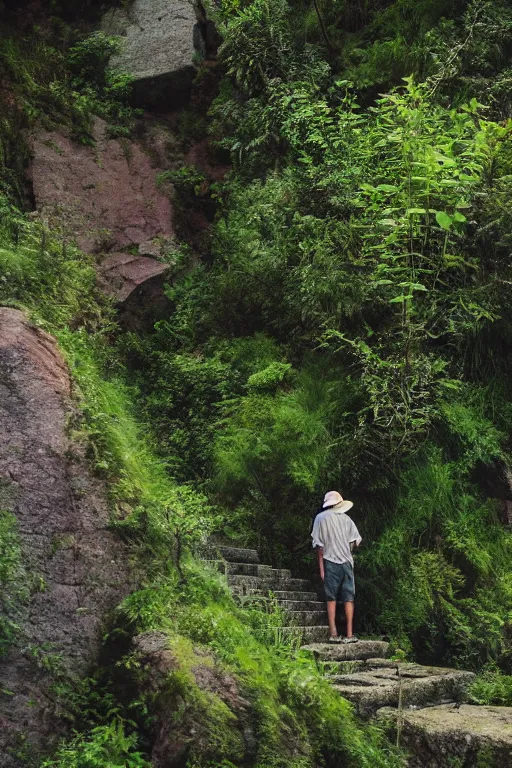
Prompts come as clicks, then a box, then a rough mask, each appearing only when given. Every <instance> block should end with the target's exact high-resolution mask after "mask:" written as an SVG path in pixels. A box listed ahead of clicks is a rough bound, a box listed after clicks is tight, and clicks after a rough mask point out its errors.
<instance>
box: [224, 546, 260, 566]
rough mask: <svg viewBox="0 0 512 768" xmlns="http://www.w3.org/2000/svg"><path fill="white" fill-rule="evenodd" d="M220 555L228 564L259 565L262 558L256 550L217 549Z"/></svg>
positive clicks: (237, 548)
mask: <svg viewBox="0 0 512 768" xmlns="http://www.w3.org/2000/svg"><path fill="white" fill-rule="evenodd" d="M216 549H217V551H218V553H219V555H220V556H221V557H223V558H224V560H227V561H228V563H259V562H260V556H259V555H258V552H257V550H256V549H240V548H239V547H224V546H220V547H216Z"/></svg>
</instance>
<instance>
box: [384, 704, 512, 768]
mask: <svg viewBox="0 0 512 768" xmlns="http://www.w3.org/2000/svg"><path fill="white" fill-rule="evenodd" d="M377 717H378V719H379V721H380V722H381V723H386V722H388V723H391V724H392V726H393V728H394V729H395V731H396V723H397V719H398V718H399V715H398V712H397V710H395V709H391V708H388V707H386V708H383V709H380V710H379V711H378V713H377ZM399 727H400V743H401V745H402V746H404V747H406V748H407V749H409V750H410V752H411V757H410V760H409V768H452V767H453V766H454V765H461V766H468V767H469V766H488V768H510V766H512V707H477V706H470V705H467V704H462V705H461V706H460V708H456V707H454V706H453V704H442V705H440V706H436V707H429V708H427V709H420V710H417V711H408V710H406V711H404V712H402V713H401V714H400V722H399Z"/></svg>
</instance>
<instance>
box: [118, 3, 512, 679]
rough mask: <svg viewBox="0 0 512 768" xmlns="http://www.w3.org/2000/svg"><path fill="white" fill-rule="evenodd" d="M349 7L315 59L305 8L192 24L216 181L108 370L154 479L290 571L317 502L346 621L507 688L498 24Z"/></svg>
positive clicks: (263, 7) (445, 9)
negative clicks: (205, 49) (129, 376)
mask: <svg viewBox="0 0 512 768" xmlns="http://www.w3.org/2000/svg"><path fill="white" fill-rule="evenodd" d="M370 5H371V4H370ZM375 5H376V7H375V8H374V10H373V12H370V11H369V10H368V12H367V13H366V15H365V17H364V18H360V19H359V20H358V21H357V23H356V24H355V26H356V28H355V29H354V15H353V14H351V12H350V11H351V8H352V6H351V5H350V4H346V5H345V7H344V8H340V9H339V12H336V9H335V7H334V6H332V7H331V6H330V5H329V7H327V6H326V7H325V8H322V7H320V13H321V15H323V18H324V23H325V28H326V31H327V36H328V38H329V40H330V41H331V43H332V46H331V48H330V49H329V48H328V47H327V46H326V45H325V37H324V38H323V37H322V31H321V27H319V26H318V24H317V21H315V19H316V20H317V17H316V15H315V14H314V13H313V10H312V9H310V8H308V9H303V8H302V6H300V5H297V4H293V3H291V4H288V3H286V2H279V3H277V4H272V6H270V5H269V4H268V3H266V2H265V0H262V1H261V2H259V1H258V2H254V3H250V4H246V5H244V6H243V7H238V6H229V5H225V6H223V9H222V11H217V12H216V18H217V19H218V23H219V25H220V28H221V29H222V31H223V35H224V44H223V47H222V54H223V60H224V61H225V63H226V68H227V77H226V78H225V79H224V81H223V83H222V85H221V91H220V95H219V96H218V98H217V99H216V101H215V103H214V105H213V107H212V111H211V115H212V126H211V130H212V132H213V136H214V137H215V138H216V139H217V140H219V141H220V142H221V144H222V146H223V147H225V148H226V149H229V150H230V152H231V157H232V162H233V171H232V173H231V174H230V177H229V180H228V181H226V183H224V184H223V185H220V186H217V187H216V188H215V190H214V192H213V194H214V196H215V198H216V200H217V201H218V214H217V220H216V224H215V228H214V235H213V244H212V253H211V255H210V257H209V259H208V261H207V262H206V263H203V264H201V265H200V266H198V267H196V268H194V269H192V270H191V272H190V273H189V274H188V276H187V277H186V279H184V280H183V281H182V282H181V283H179V284H178V285H177V286H175V287H174V288H173V289H172V290H170V291H169V296H170V298H171V300H172V302H173V312H172V314H171V315H170V317H169V318H168V319H167V320H166V321H164V322H161V323H159V324H158V326H157V328H156V332H155V333H154V334H151V335H149V336H147V337H145V338H132V339H131V340H128V347H129V352H130V355H129V360H130V364H131V365H132V366H135V367H138V370H139V373H138V381H139V384H140V387H141V390H142V392H143V394H144V396H145V410H144V412H145V415H146V418H148V420H150V421H151V422H152V423H153V424H154V425H155V426H156V430H157V434H158V436H159V437H158V440H159V445H160V450H161V452H162V454H163V455H165V456H166V457H168V460H169V461H170V466H171V471H172V472H173V474H174V475H175V477H177V478H178V479H179V480H180V481H184V482H193V483H195V484H196V485H198V486H200V487H202V488H203V489H204V491H205V492H206V493H207V494H208V495H209V497H210V498H211V499H212V501H214V502H215V503H216V504H217V505H220V508H221V509H222V510H223V512H224V515H225V517H226V521H227V524H228V526H229V528H230V530H232V531H233V534H234V535H236V536H242V537H243V538H244V540H246V541H248V542H252V543H257V544H259V545H260V546H262V547H264V548H266V550H267V551H268V552H269V553H270V554H272V556H273V557H274V558H275V559H276V560H278V561H280V562H287V563H296V562H297V558H298V557H303V558H304V561H303V562H304V568H306V569H307V568H308V567H309V565H308V564H309V563H310V562H311V560H310V558H309V557H308V555H307V554H306V552H307V548H308V545H307V539H308V533H309V521H310V518H311V514H312V512H313V510H314V509H315V508H316V507H317V506H318V503H319V500H320V498H321V496H322V492H323V490H324V489H325V488H327V487H331V486H332V487H340V488H341V489H342V490H343V492H344V494H345V495H346V496H348V497H349V498H351V499H353V500H354V501H355V503H356V511H355V516H356V521H357V523H358V525H359V526H360V528H361V530H362V531H363V535H364V538H365V546H364V548H363V550H362V552H361V554H360V555H359V556H358V562H357V570H358V576H359V584H360V595H361V599H360V607H359V623H360V626H361V627H362V628H363V629H364V630H365V631H370V632H381V633H382V632H384V633H386V634H388V635H389V636H391V637H394V638H399V640H400V643H401V644H402V645H404V646H406V647H407V648H414V650H415V652H416V653H419V654H420V656H421V657H422V658H426V659H430V660H431V661H432V660H442V661H445V662H456V663H459V664H465V665H469V666H471V667H473V668H479V667H481V665H483V664H486V663H497V664H500V665H502V666H503V668H504V669H507V668H508V666H507V665H508V663H509V661H508V660H509V658H510V645H509V642H510V604H511V592H510V590H511V582H510V557H511V551H510V530H509V527H508V526H509V523H510V521H509V518H508V517H507V514H508V509H509V504H510V495H511V490H510V481H509V469H508V468H509V463H510V453H509V452H510V434H511V423H510V418H511V401H510V354H509V351H510V338H511V327H510V323H509V318H508V312H507V306H508V298H509V288H510V255H509V242H510V234H511V232H510V220H509V216H508V212H507V211H508V208H509V206H510V202H509V199H510V195H511V189H510V172H511V166H510V157H511V155H510V125H509V123H508V117H507V115H508V109H509V107H508V102H507V99H506V98H505V97H503V98H502V97H501V96H500V95H499V93H498V92H497V91H496V90H493V89H490V90H489V89H486V88H485V87H483V85H482V77H483V76H484V74H485V76H488V77H489V78H490V79H491V80H492V82H493V83H494V84H496V83H497V82H498V81H499V80H500V78H506V71H507V70H506V62H507V55H508V54H507V52H508V50H509V46H510V43H511V40H512V38H511V37H510V35H511V26H510V11H509V9H508V6H507V5H506V4H503V5H502V7H500V9H499V10H498V9H497V8H496V4H495V3H492V4H490V3H485V2H483V3H482V2H479V3H474V2H473V3H469V4H468V3H458V4H456V3H444V4H443V3H423V4H421V3H420V4H418V3H414V4H412V3H408V2H395V3H388V4H375ZM383 5H386V7H385V8H383ZM434 6H435V7H434ZM356 16H357V14H356ZM468 30H469V31H468ZM454 40H457V41H459V42H457V43H455V42H454ZM484 43H485V44H484ZM383 57H384V58H385V60H386V63H387V65H388V66H387V68H384V67H383V66H382V65H381V63H380V61H381V58H383ZM477 57H478V62H479V63H478V64H477V62H476V58H477ZM356 61H357V62H358V63H357V65H356ZM421 62H422V64H421V66H420V63H421ZM427 64H428V66H427ZM475 69H476V70H477V71H475ZM402 75H407V78H406V79H405V80H401V76H402ZM462 83H464V86H462ZM375 84H378V86H379V88H387V89H388V92H387V93H386V94H385V95H383V94H382V93H381V94H379V93H378V92H377V91H374V90H372V89H373V88H374V86H375ZM361 104H365V105H366V106H365V107H363V106H361ZM491 117H494V118H496V120H493V119H491ZM182 189H183V192H182V194H183V195H189V197H190V194H191V192H190V187H189V188H187V187H186V186H185V185H182ZM196 189H199V187H196ZM188 200H189V198H187V201H188ZM187 204H189V202H187ZM123 344H125V345H126V344H127V341H126V340H125V341H124V342H123ZM148 372H149V375H148Z"/></svg>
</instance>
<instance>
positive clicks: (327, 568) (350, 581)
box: [324, 560, 356, 603]
mask: <svg viewBox="0 0 512 768" xmlns="http://www.w3.org/2000/svg"><path fill="white" fill-rule="evenodd" d="M324 589H325V596H326V598H327V600H337V601H339V602H342V603H350V602H353V600H354V597H355V594H356V585H355V582H354V569H353V568H352V564H351V563H333V562H331V561H330V560H324Z"/></svg>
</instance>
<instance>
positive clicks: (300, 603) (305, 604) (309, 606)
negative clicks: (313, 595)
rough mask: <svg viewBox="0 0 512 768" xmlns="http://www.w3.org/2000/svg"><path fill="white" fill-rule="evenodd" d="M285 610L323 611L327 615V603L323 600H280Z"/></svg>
mask: <svg viewBox="0 0 512 768" xmlns="http://www.w3.org/2000/svg"><path fill="white" fill-rule="evenodd" d="M277 604H278V605H279V607H280V608H282V609H283V611H322V612H323V613H324V614H325V615H327V610H326V607H325V603H322V601H321V600H278V601H277Z"/></svg>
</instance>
